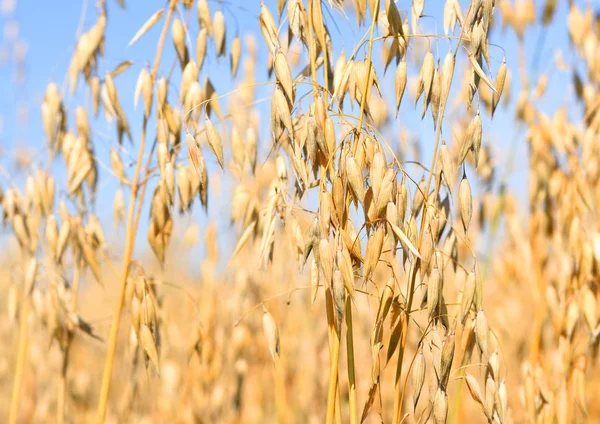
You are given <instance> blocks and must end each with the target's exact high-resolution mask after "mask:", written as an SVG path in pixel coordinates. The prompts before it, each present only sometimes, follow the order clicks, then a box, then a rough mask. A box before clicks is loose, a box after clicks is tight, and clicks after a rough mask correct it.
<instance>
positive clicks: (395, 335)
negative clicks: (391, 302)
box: [385, 317, 404, 366]
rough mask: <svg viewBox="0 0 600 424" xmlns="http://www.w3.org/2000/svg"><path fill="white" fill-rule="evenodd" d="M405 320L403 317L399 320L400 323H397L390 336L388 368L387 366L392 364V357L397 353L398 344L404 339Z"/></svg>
mask: <svg viewBox="0 0 600 424" xmlns="http://www.w3.org/2000/svg"><path fill="white" fill-rule="evenodd" d="M403 319H404V317H402V319H399V320H398V322H396V325H395V326H394V328H393V330H392V333H391V334H390V341H389V344H388V349H387V354H386V359H385V363H386V366H387V364H389V363H390V360H391V359H392V356H394V353H395V352H396V348H397V347H398V343H399V342H400V338H401V337H402V321H403Z"/></svg>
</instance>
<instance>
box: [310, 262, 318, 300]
mask: <svg viewBox="0 0 600 424" xmlns="http://www.w3.org/2000/svg"><path fill="white" fill-rule="evenodd" d="M318 293H319V265H318V264H317V261H315V258H314V256H313V258H312V260H311V262H310V298H311V305H314V304H315V300H317V294H318Z"/></svg>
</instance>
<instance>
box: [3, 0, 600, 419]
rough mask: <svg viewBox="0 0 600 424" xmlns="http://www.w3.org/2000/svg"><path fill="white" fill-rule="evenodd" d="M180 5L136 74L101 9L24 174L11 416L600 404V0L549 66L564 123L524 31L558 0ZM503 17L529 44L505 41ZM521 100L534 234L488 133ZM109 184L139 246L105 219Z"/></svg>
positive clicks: (332, 413)
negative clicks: (598, 392) (40, 153)
mask: <svg viewBox="0 0 600 424" xmlns="http://www.w3.org/2000/svg"><path fill="white" fill-rule="evenodd" d="M117 3H118V4H117ZM164 3H165V4H163V5H162V7H161V5H159V6H158V7H157V9H158V10H156V11H153V12H152V13H151V14H149V16H148V17H145V18H144V20H142V21H140V26H139V27H132V28H131V31H130V32H131V37H132V38H131V39H130V41H129V46H130V47H131V49H135V45H136V43H140V42H141V40H144V41H148V40H149V39H152V37H154V40H155V41H152V42H155V43H156V48H155V51H154V55H153V57H148V58H146V59H147V60H148V63H147V64H146V65H143V64H140V63H136V62H134V61H133V60H130V59H129V58H127V57H123V58H122V61H120V62H119V64H118V65H117V66H114V67H109V66H108V64H107V63H105V62H106V61H105V59H104V56H105V55H109V54H110V52H107V51H106V50H107V46H108V43H107V42H106V39H107V35H110V32H111V26H110V19H109V16H110V15H111V13H109V12H112V11H113V10H114V11H115V12H116V9H117V8H118V7H119V5H120V7H122V8H125V4H124V3H123V2H122V1H120V2H111V1H108V2H107V1H100V2H98V4H96V5H95V10H94V13H95V21H94V23H93V24H92V25H91V26H90V27H89V28H87V29H85V30H83V31H82V32H81V33H80V34H79V36H78V39H77V43H76V45H75V47H74V49H73V51H72V56H71V59H70V61H69V63H68V69H67V75H66V79H65V83H64V84H63V85H62V87H61V86H59V84H58V83H54V82H52V83H49V84H48V87H47V89H46V92H45V95H44V98H43V103H42V105H41V120H42V123H43V129H44V132H45V137H46V149H47V151H48V160H47V162H46V163H43V164H41V165H39V164H31V165H30V166H29V167H28V168H29V169H30V170H31V172H28V174H27V176H26V179H25V182H24V184H23V185H22V186H19V184H13V183H12V181H9V186H8V187H7V188H5V189H4V191H2V196H1V197H2V199H1V200H2V212H3V222H4V224H5V225H7V226H9V227H10V228H11V230H12V233H13V234H14V238H15V240H16V244H17V247H16V249H17V250H18V252H19V253H18V255H16V256H15V258H14V261H12V263H11V266H12V272H11V276H10V279H11V284H10V286H9V288H8V289H7V290H8V296H7V298H8V308H7V312H8V316H9V322H10V323H12V322H18V326H19V329H18V335H15V337H16V338H18V343H17V345H16V346H15V352H14V353H12V354H11V355H12V358H13V360H14V367H13V368H14V373H13V375H12V378H13V380H12V381H13V385H12V390H11V391H10V393H9V392H8V391H6V394H7V396H9V397H10V399H11V401H10V406H8V408H7V410H8V411H7V412H8V422H9V423H11V424H12V423H15V422H18V421H19V419H22V420H24V421H31V420H38V421H39V420H46V421H56V422H61V423H62V422H87V421H91V422H99V423H103V422H140V421H143V422H175V421H176V422H323V421H325V422H327V423H334V422H335V423H340V422H350V423H358V422H377V421H382V422H393V423H396V424H397V423H401V422H405V421H406V422H428V421H432V422H436V423H443V422H447V421H451V422H457V421H465V422H466V421H469V422H470V421H477V422H479V421H481V422H486V421H487V422H497V423H504V422H512V421H528V422H555V421H558V422H581V421H584V420H585V419H586V418H589V417H591V416H596V415H594V414H597V411H594V410H592V409H593V406H592V405H590V404H589V402H588V400H587V399H588V395H587V391H588V390H590V388H589V386H590V384H592V383H591V382H594V381H597V380H598V378H597V377H596V378H593V375H592V373H593V362H594V361H595V358H596V357H597V346H598V334H600V330H599V327H598V319H597V311H596V299H597V281H598V269H599V263H600V235H599V234H600V233H599V232H598V218H597V209H598V206H600V204H599V203H598V199H599V198H600V192H599V190H600V183H599V182H598V175H599V171H598V167H599V162H598V158H599V154H600V152H599V149H600V143H599V141H598V137H599V132H598V130H599V125H600V103H599V100H598V99H599V97H598V83H599V82H600V78H599V75H600V61H599V60H598V58H599V57H600V56H598V51H600V48H598V46H599V45H600V42H599V38H598V37H599V34H598V17H597V16H596V17H594V15H593V13H592V9H591V8H590V6H586V8H585V9H580V8H578V7H577V6H576V5H575V4H571V5H570V10H569V13H568V16H567V18H566V19H567V24H568V31H569V36H570V41H571V43H572V45H573V48H574V49H575V50H576V52H577V56H576V57H574V58H573V61H574V63H573V64H571V65H569V64H566V63H564V62H563V61H560V63H559V61H557V63H556V64H553V65H552V66H553V68H552V69H553V70H554V69H556V71H557V72H569V73H572V75H573V81H574V83H573V85H574V87H575V88H576V90H575V93H574V94H575V99H574V102H575V103H576V104H577V113H575V112H574V111H572V110H570V108H571V105H570V104H569V105H568V106H565V107H564V108H562V109H559V110H558V111H556V113H555V114H554V116H550V115H548V114H547V113H546V112H544V111H543V110H540V108H539V106H540V105H542V106H543V96H544V93H545V91H546V86H547V85H548V84H550V83H551V80H550V76H548V74H546V73H544V74H541V75H540V76H539V78H538V79H539V82H538V85H537V86H536V87H532V86H530V85H529V83H528V79H529V78H530V75H529V74H530V72H529V69H528V63H529V61H528V52H527V49H526V46H525V43H524V41H523V39H524V33H525V31H526V29H527V28H528V27H529V26H532V25H538V26H539V27H540V28H541V31H544V28H546V25H548V24H549V23H551V22H552V20H553V19H559V18H558V17H556V16H555V15H554V13H553V12H554V8H555V7H556V4H555V2H554V1H547V2H545V3H544V5H543V8H542V9H541V10H540V13H541V14H540V15H539V16H536V10H535V7H534V4H533V2H532V1H528V0H518V1H517V2H516V3H514V4H513V3H512V2H509V1H506V0H504V1H499V2H496V1H493V0H473V1H471V2H462V3H464V4H461V2H459V1H458V0H446V1H445V2H439V4H438V3H436V2H427V3H426V2H425V1H424V0H413V1H412V2H394V1H392V0H368V1H367V0H353V1H346V2H342V1H341V0H330V1H327V2H325V1H321V0H306V1H304V0H287V1H285V0H278V1H277V2H272V3H273V4H271V3H269V4H264V3H260V5H258V4H256V5H254V6H252V5H245V4H241V3H240V4H236V3H235V2H214V3H213V2H208V1H207V0H197V1H193V0H192V1H184V0H181V1H178V0H169V1H167V2H164ZM127 7H129V8H131V10H126V13H132V14H135V9H136V6H135V5H134V4H131V5H129V4H128V5H127ZM111 9H112V10H111ZM241 15H246V19H245V20H242V19H240V18H239V17H240V16H241ZM537 21H539V24H536V22H537ZM249 22H253V23H249ZM246 24H247V25H248V26H252V25H253V26H254V30H252V29H249V30H248V32H247V33H244V32H243V31H245V29H244V26H245V25H246ZM498 27H500V28H498ZM506 28H510V30H511V31H514V33H515V34H516V35H517V39H518V45H519V52H520V56H519V57H518V58H514V59H513V58H512V57H506V54H505V50H504V49H503V47H502V46H499V45H497V44H494V43H492V42H490V39H491V37H492V36H494V34H497V33H498V32H499V31H500V30H502V29H504V30H506ZM349 34H353V36H352V37H350V36H349ZM254 35H256V37H255V36H254ZM348 40H353V41H354V42H353V43H349V42H348ZM163 56H164V57H163ZM511 62H512V63H511ZM215 69H216V71H215ZM511 69H514V70H518V71H519V76H520V86H519V88H520V94H519V96H518V98H517V99H516V100H514V101H512V100H511V99H510V93H511V77H512V73H511V72H510V70H511ZM136 71H137V72H138V76H137V79H136V83H135V85H134V86H133V85H132V86H131V87H125V85H123V84H121V83H120V79H122V78H123V77H120V75H124V74H131V73H134V72H136ZM213 72H219V75H215V74H214V73H213ZM225 73H227V75H226V76H224V75H225ZM260 76H262V77H260ZM261 78H262V79H261ZM131 97H133V103H134V106H135V110H132V108H130V107H129V104H130V101H128V100H127V99H131ZM502 104H504V105H508V106H514V108H515V109H516V118H515V120H514V123H515V125H519V126H521V127H522V128H524V131H526V133H527V136H526V140H527V146H528V149H529V160H530V166H529V199H528V200H529V202H528V203H529V211H526V212H525V213H526V214H527V215H526V216H527V222H528V226H527V228H523V222H525V221H523V220H522V219H521V218H520V217H519V208H518V205H517V204H516V201H515V197H514V195H512V194H510V193H507V192H506V188H505V187H506V186H505V184H504V183H505V181H504V179H505V178H508V171H505V172H503V173H502V175H501V176H500V179H498V176H497V172H496V165H495V160H494V156H493V152H494V150H493V149H492V146H491V141H490V138H491V136H490V135H489V134H487V129H486V126H489V127H491V125H492V123H493V122H494V121H493V119H492V118H493V117H494V116H495V115H498V114H500V113H502V112H501V111H499V110H498V107H499V106H501V105H502ZM138 106H139V107H138ZM579 112H581V113H579ZM100 114H103V115H104V117H101V116H99V115H100ZM134 117H137V119H138V120H139V121H141V123H139V124H135V125H134V123H135V122H136V121H135V120H134ZM419 120H421V122H420V123H418V124H416V125H415V124H414V122H411V121H417V122H418V121H419ZM103 121H106V122H103ZM101 124H102V125H105V126H106V125H107V124H108V126H109V128H110V131H112V132H113V133H112V134H111V135H109V136H108V137H107V138H108V139H109V140H110V141H109V143H110V147H107V146H106V143H103V142H99V139H100V138H102V137H103V136H102V135H99V132H100V131H99V130H98V129H97V128H98V127H99V126H100V125H101ZM415 127H417V128H419V130H418V132H415V131H414V128H415ZM115 130H116V131H115ZM411 130H412V134H411ZM136 132H138V133H136ZM104 137H105V138H106V136H104ZM501 147H502V148H504V147H505V144H502V145H501ZM132 148H133V149H134V151H133V152H131V151H130V149H132ZM421 156H424V159H423V160H422V159H421ZM104 158H107V159H104ZM56 163H60V164H61V165H60V166H61V168H62V172H61V173H57V174H56V175H53V174H52V172H51V171H52V170H53V169H55V167H53V166H52V165H53V164H56ZM131 168H133V169H131ZM103 176H104V178H107V179H110V180H112V181H113V182H116V183H117V184H118V187H116V188H115V190H114V192H113V193H108V194H107V193H106V192H103V190H104V189H103V187H102V185H101V184H99V180H101V179H102V177H103ZM107 198H108V199H113V204H112V208H113V220H114V225H115V226H117V228H120V230H119V231H123V230H124V234H125V236H124V239H123V245H122V246H121V245H120V243H115V242H114V241H112V242H111V240H110V239H111V237H110V236H109V237H107V235H106V234H108V233H105V230H106V229H107V228H110V224H109V223H108V222H102V220H101V219H100V218H99V217H98V216H97V215H96V214H95V213H94V211H95V210H96V209H95V207H94V206H95V205H96V206H97V204H98V203H99V202H100V203H101V202H103V199H107ZM196 198H197V199H198V200H199V202H200V204H201V205H202V207H203V208H204V211H205V212H201V213H200V215H201V214H202V213H205V214H206V215H208V218H206V217H202V218H198V216H199V214H198V213H193V209H194V207H195V204H196V203H197V202H196ZM57 200H58V201H57ZM195 221H198V222H201V223H202V227H201V228H199V225H198V224H197V223H196V222H195ZM503 224H504V225H503ZM113 228H115V227H113ZM140 228H143V229H144V230H145V231H146V241H147V245H148V246H149V247H150V248H151V252H152V255H153V256H154V258H152V257H149V255H145V254H144V253H143V251H140V250H139V246H138V249H136V240H138V239H142V238H143V237H139V234H138V230H139V229H140ZM504 228H505V230H504V231H503V229H504ZM199 231H202V232H203V233H204V234H205V237H204V240H205V241H204V243H203V244H202V246H200V247H194V246H195V245H196V243H197V241H198V232H199ZM496 234H500V235H502V237H501V241H500V242H499V243H494V242H493V239H494V236H495V235H496ZM113 238H114V237H113ZM486 240H488V241H489V243H488V246H489V249H488V252H486V253H485V255H481V254H479V255H478V253H477V252H480V251H481V245H482V243H483V242H485V241H486ZM138 241H139V243H137V244H138V245H140V244H141V243H142V242H141V241H140V240H138ZM143 244H144V245H146V242H143ZM198 251H201V252H202V260H197V258H198V256H199V255H198ZM478 256H482V258H483V259H482V260H481V261H480V260H479V259H478ZM186 258H187V259H186ZM186 260H190V261H191V263H192V264H193V266H194V270H195V271H197V270H199V272H200V276H199V284H194V279H193V278H192V277H191V276H190V275H189V274H186V273H185V272H182V271H181V267H182V265H183V263H184V262H185V261H186ZM92 279H93V280H96V282H97V283H98V284H97V285H95V286H94V285H92V283H90V284H88V285H86V286H85V289H83V288H82V289H80V286H81V284H80V282H81V281H83V280H86V281H87V280H90V281H91V280H92ZM507 291H510V292H512V296H511V295H507V294H506V292H507ZM519 291H521V292H523V293H521V294H519V293H517V292H519ZM102 297H104V298H107V299H110V302H101V303H102V304H101V305H99V304H98V302H97V301H95V300H97V299H99V298H102ZM490 297H491V299H490ZM78 298H79V299H80V301H81V302H83V303H84V305H85V306H83V307H82V306H79V305H78ZM519 302H522V303H519ZM515 303H516V305H517V310H516V311H515V310H511V309H510V308H511V306H512V307H513V308H514V307H515V306H514V305H515ZM489 311H492V312H493V313H492V314H490V312H489ZM529 311H533V313H532V316H530V315H529V313H528V312H529ZM86 315H90V316H91V317H95V318H94V319H90V318H88V316H86ZM107 316H108V317H109V318H108V321H110V326H109V327H108V328H106V325H105V324H106V322H107V321H106V320H107V319H106V317H107ZM99 317H104V318H103V319H100V318H99ZM519 319H520V320H528V321H529V322H531V323H532V324H531V328H530V329H529V330H530V332H529V333H526V331H527V329H528V328H529V324H528V325H522V327H523V328H515V327H519V325H515V324H514V323H513V325H510V324H509V323H510V322H511V321H512V320H519ZM491 323H494V324H495V325H490V324H491ZM496 326H497V328H496ZM9 328H11V327H9ZM94 339H96V340H94ZM516 340H519V341H520V343H515V341H516ZM523 345H524V346H525V347H522V346H523ZM48 346H51V347H50V349H51V351H50V352H53V353H52V355H53V356H52V357H51V359H50V360H49V361H48V363H44V362H45V361H43V358H44V352H46V351H48ZM519 346H521V351H518V350H517V348H518V347H519ZM523 349H525V351H526V354H523V352H522V350H523ZM507 352H510V357H507V356H506V354H507ZM52 358H54V359H52ZM142 360H143V363H142ZM56 362H57V363H58V364H59V366H53V365H52V364H53V363H56ZM33 367H39V371H38V372H37V373H36V375H35V376H34V377H32V378H29V379H27V378H26V377H27V375H31V372H32V371H31V370H29V372H28V370H27V368H33ZM519 369H522V370H523V372H522V374H519ZM509 377H510V378H509ZM467 399H469V400H468V401H467ZM523 406H524V408H523Z"/></svg>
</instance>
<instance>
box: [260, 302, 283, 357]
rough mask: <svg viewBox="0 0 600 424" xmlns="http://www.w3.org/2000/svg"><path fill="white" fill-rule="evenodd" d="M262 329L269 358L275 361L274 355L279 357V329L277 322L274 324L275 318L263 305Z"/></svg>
mask: <svg viewBox="0 0 600 424" xmlns="http://www.w3.org/2000/svg"><path fill="white" fill-rule="evenodd" d="M262 321H263V331H264V332H265V337H266V339H267V344H268V346H269V352H270V353H271V358H272V359H273V362H276V360H275V356H277V358H279V355H280V345H279V330H278V329H277V324H275V320H274V319H273V315H271V313H270V312H269V311H267V308H266V307H264V306H263V319H262Z"/></svg>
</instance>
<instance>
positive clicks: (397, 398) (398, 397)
mask: <svg viewBox="0 0 600 424" xmlns="http://www.w3.org/2000/svg"><path fill="white" fill-rule="evenodd" d="M419 260H420V259H419V258H415V260H414V261H413V263H412V265H411V266H410V270H409V273H408V274H409V283H408V290H409V291H408V301H407V305H408V306H407V308H406V311H404V314H402V317H401V320H402V321H401V324H402V336H401V338H400V346H399V349H398V363H397V364H396V378H395V382H396V383H395V387H394V415H393V419H392V423H393V424H398V423H399V422H400V413H401V409H402V402H403V393H402V390H401V388H402V384H401V381H402V361H403V360H404V351H405V346H406V339H407V334H408V321H409V315H410V308H411V305H412V300H413V293H414V286H415V279H416V275H417V266H418V265H417V264H418V261H419Z"/></svg>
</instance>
